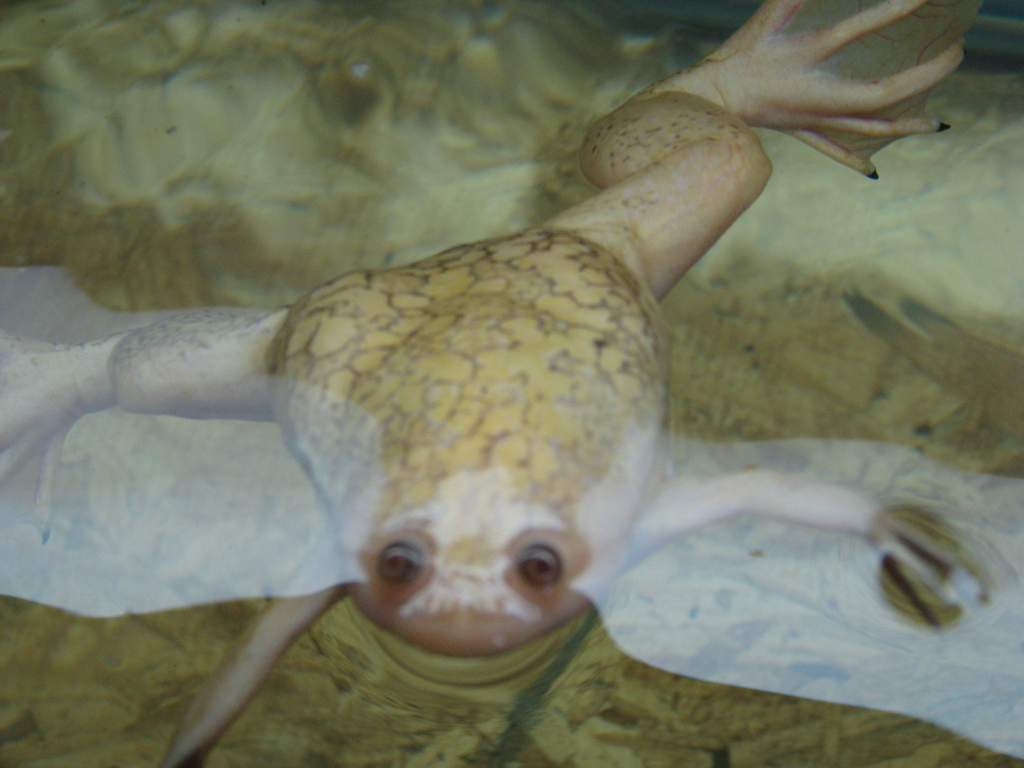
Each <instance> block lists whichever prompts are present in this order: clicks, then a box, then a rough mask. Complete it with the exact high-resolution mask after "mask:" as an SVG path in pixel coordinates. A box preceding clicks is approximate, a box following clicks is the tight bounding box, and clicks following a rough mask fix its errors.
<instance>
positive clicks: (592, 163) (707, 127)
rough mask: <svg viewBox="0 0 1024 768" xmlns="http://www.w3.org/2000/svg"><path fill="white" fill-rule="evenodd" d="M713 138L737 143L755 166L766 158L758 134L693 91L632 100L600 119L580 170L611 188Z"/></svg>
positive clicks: (582, 155)
mask: <svg viewBox="0 0 1024 768" xmlns="http://www.w3.org/2000/svg"><path fill="white" fill-rule="evenodd" d="M708 140H711V141H712V142H718V141H721V142H725V143H727V144H735V145H736V147H737V148H738V149H740V150H741V151H749V152H750V153H751V154H752V155H754V157H752V158H751V159H752V160H753V161H755V162H757V161H759V160H760V158H758V157H756V155H761V156H762V157H763V154H764V153H763V152H762V151H761V148H760V142H759V141H758V140H757V137H756V136H755V135H754V134H753V132H752V131H751V130H750V129H749V128H748V127H747V126H746V125H745V124H744V123H743V122H742V121H741V120H740V119H739V118H737V117H736V116H735V115H732V114H731V113H729V112H728V111H726V110H724V109H723V108H722V107H720V106H718V105H716V104H714V103H712V102H710V101H708V100H706V99H703V98H701V97H699V96H694V95H692V94H688V93H661V94H658V95H654V96H640V97H637V98H634V99H631V100H630V101H628V102H626V103H625V104H624V105H622V106H621V107H619V108H618V109H617V110H615V111H614V112H612V113H611V114H609V115H607V116H606V117H604V118H603V119H601V120H600V121H598V122H597V124H595V125H594V127H593V128H592V129H591V130H590V132H589V133H588V134H587V138H586V139H585V141H584V143H583V147H582V150H581V153H580V166H581V169H582V171H583V173H584V175H585V176H586V177H587V178H588V179H589V180H590V181H591V182H592V183H594V184H596V185H597V186H598V187H602V188H603V187H608V186H611V185H613V184H617V183H619V182H620V181H622V180H624V179H626V178H629V177H630V176H632V175H634V174H636V173H639V172H641V171H643V170H645V169H648V168H651V167H652V166H655V165H657V164H659V163H661V162H663V161H666V160H668V159H669V157H670V156H672V155H674V154H676V153H677V152H678V151H679V150H681V149H685V148H686V147H688V146H691V145H694V144H697V143H700V142H706V141H708ZM763 159H764V162H767V158H763ZM768 168H769V169H770V165H769V166H768Z"/></svg>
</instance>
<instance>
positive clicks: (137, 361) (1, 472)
mask: <svg viewBox="0 0 1024 768" xmlns="http://www.w3.org/2000/svg"><path fill="white" fill-rule="evenodd" d="M283 319H284V311H283V310H278V311H273V312H264V311H253V310H197V311H193V312H183V313H180V314H175V315H170V316H168V317H165V318H164V319H163V320H159V321H157V322H155V323H152V324H150V325H147V326H143V327H142V328H139V329H136V330H131V331H127V332H124V333H120V334H115V335H113V336H108V337H106V338H103V339H97V340H96V341H91V342H87V343H84V344H70V345H68V344H50V343H47V342H43V341H38V340H34V339H26V338H23V337H20V336H15V335H13V334H7V333H3V332H0V486H6V485H7V483H8V480H10V479H11V478H12V477H14V476H15V475H16V474H17V473H18V472H19V471H20V470H21V469H22V468H23V467H26V466H29V467H31V468H32V471H33V472H34V473H35V477H36V485H35V498H34V502H33V503H32V507H33V508H32V511H31V514H29V515H27V516H26V519H27V521H29V522H31V523H32V524H34V525H36V526H37V527H38V528H39V530H40V534H41V535H42V537H43V540H44V542H45V540H46V538H47V531H48V524H49V522H48V521H49V506H50V494H51V488H52V481H53V476H54V473H55V470H56V467H57V465H58V464H59V461H60V450H61V446H62V445H63V442H64V438H65V436H66V435H67V434H68V432H69V431H70V430H71V428H72V427H73V426H74V424H75V422H76V421H77V420H78V419H79V418H81V417H82V416H84V415H85V414H87V413H90V412H92V411H98V410H103V409H106V408H111V407H114V406H119V407H121V408H123V409H125V410H128V411H133V412H136V413H160V414H168V415H176V416H186V417H191V418H208V417H221V418H257V419H260V418H262V419H269V418H270V417H271V393H270V385H269V377H268V375H267V354H268V349H269V346H270V343H271V340H272V339H273V337H274V334H275V333H276V331H277V329H278V328H279V327H280V325H281V322H282V321H283Z"/></svg>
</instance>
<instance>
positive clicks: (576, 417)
mask: <svg viewBox="0 0 1024 768" xmlns="http://www.w3.org/2000/svg"><path fill="white" fill-rule="evenodd" d="M661 330H662V329H661V319H660V315H659V313H658V311H657V305H656V303H655V301H654V298H653V296H652V295H651V293H650V291H649V290H648V288H647V287H646V286H644V285H643V284H641V283H640V282H639V281H638V280H637V279H636V277H635V276H634V275H633V274H631V273H630V271H629V270H628V269H627V268H626V267H625V265H624V264H623V263H622V262H621V261H620V260H619V259H617V258H615V257H614V256H613V255H611V254H609V253H607V252H606V251H604V250H603V249H602V248H601V247H600V246H597V245H596V244H594V243H590V242H587V241H586V240H584V239H583V238H581V237H578V236H576V235H573V234H570V233H566V232H552V231H544V230H538V231H529V232H524V233H522V234H518V235H513V236H512V237H507V238H502V239H496V240H490V241H485V242H481V243H475V244H472V245H464V246H459V247H456V248H452V249H450V250H448V251H445V252H443V253H440V254H438V255H436V256H433V257H431V258H428V259H425V260H423V261H421V262H419V263H417V264H414V265H412V266H409V267H405V268H402V269H395V270H388V271H383V272H358V273H354V274H349V275H345V276H344V277H341V278H339V279H338V280H335V281H334V282H331V283H328V284H327V285H325V286H323V287H322V288H319V289H317V290H316V291H314V292H313V293H311V294H310V295H309V296H307V297H306V298H304V299H302V300H301V301H300V302H299V303H298V304H296V305H295V306H294V307H293V308H292V311H291V312H290V313H289V315H288V319H287V321H286V322H285V323H284V326H283V327H282V329H281V331H280V333H279V334H278V336H277V338H276V339H275V342H274V345H273V347H272V351H271V363H270V368H271V371H272V372H273V373H274V374H276V375H279V376H281V377H283V379H284V380H285V381H288V382H302V383H303V384H306V385H310V387H309V390H308V391H310V392H312V393H314V394H313V395H311V396H312V397H315V398H321V402H320V403H318V404H314V405H312V408H313V409H314V410H321V411H325V410H326V402H325V401H331V402H334V403H352V404H355V405H357V406H359V407H360V408H362V409H364V410H365V411H366V412H367V413H368V414H370V415H372V417H373V422H374V423H375V424H376V425H378V426H379V431H380V434H379V436H378V440H379V448H378V454H377V455H378V456H379V459H380V462H381V465H382V466H383V468H384V471H385V472H386V475H387V477H386V483H387V485H386V487H385V489H384V492H383V494H382V497H381V498H380V500H379V503H378V506H377V511H376V512H375V515H374V517H375V519H376V520H378V521H384V520H386V519H387V518H388V517H389V516H396V515H399V514H401V513H403V512H406V511H407V510H408V509H410V508H412V507H417V506H421V505H423V504H426V503H427V502H428V501H429V500H430V499H431V498H433V496H434V495H435V491H436V488H437V486H438V484H439V483H440V482H441V481H442V480H443V479H444V478H447V477H450V476H452V475H454V474H456V473H458V472H459V471H461V470H482V469H487V468H489V467H494V466H499V467H502V468H504V469H505V470H507V471H508V473H509V476H510V477H511V478H512V479H513V480H512V482H513V485H514V488H515V491H516V493H518V494H521V495H522V497H523V499H524V500H525V501H527V502H531V503H537V504H545V505H547V506H548V507H549V508H551V509H552V510H555V511H557V513H558V514H559V515H561V516H563V518H564V519H565V522H567V523H571V522H572V520H571V516H572V514H574V513H575V508H574V507H575V503H576V501H577V500H578V499H579V498H581V497H582V496H583V494H584V493H585V491H586V490H587V489H588V488H589V487H590V486H591V485H592V482H593V478H595V477H603V476H604V475H606V474H607V472H608V470H609V466H610V462H611V456H612V452H613V450H614V448H615V447H616V446H618V445H619V444H620V443H621V439H622V436H623V433H624V431H625V430H626V429H627V428H628V427H630V426H632V425H634V424H636V423H641V424H649V425H658V424H659V423H660V422H661V421H662V419H663V418H664V416H665V413H666V406H665V379H666V371H665V355H664V351H665V343H664V339H663V335H662V333H661ZM285 387H287V388H288V389H289V392H288V394H287V395H286V396H283V397H280V398H279V399H278V401H277V403H276V410H277V415H278V418H279V420H280V421H281V423H282V424H286V425H288V424H302V425H303V429H304V430H306V431H308V430H309V425H308V423H307V422H306V420H305V419H303V418H300V417H298V414H297V413H296V412H295V408H296V407H302V408H306V407H310V404H309V403H306V402H301V405H300V403H299V402H297V399H296V398H295V397H293V396H292V392H291V391H290V387H288V385H287V384H285ZM299 400H301V398H300V399H299ZM315 428H316V426H315V425H314V426H313V429H315ZM291 432H293V430H289V433H291ZM331 432H332V437H333V439H338V437H337V433H336V430H335V429H334V427H333V425H332V426H331ZM306 439H309V437H308V436H307V437H306ZM290 441H291V443H292V444H293V445H295V443H296V438H295V437H294V436H293V435H292V436H290ZM296 447H297V450H298V451H300V452H301V450H302V449H301V447H299V446H296ZM321 492H325V493H328V494H329V493H330V489H321Z"/></svg>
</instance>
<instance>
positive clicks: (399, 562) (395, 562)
mask: <svg viewBox="0 0 1024 768" xmlns="http://www.w3.org/2000/svg"><path fill="white" fill-rule="evenodd" d="M424 560H425V556H424V554H423V550H422V549H421V548H420V547H419V546H417V545H416V544H414V543H412V542H411V541H395V542H392V543H391V544H388V545H387V546H386V547H384V549H382V550H381V552H380V555H378V556H377V575H378V576H380V578H381V579H382V580H384V581H385V582H387V583H388V584H395V585H400V584H409V583H411V582H412V581H414V580H415V579H416V577H417V576H418V575H419V573H420V571H422V570H423V564H424Z"/></svg>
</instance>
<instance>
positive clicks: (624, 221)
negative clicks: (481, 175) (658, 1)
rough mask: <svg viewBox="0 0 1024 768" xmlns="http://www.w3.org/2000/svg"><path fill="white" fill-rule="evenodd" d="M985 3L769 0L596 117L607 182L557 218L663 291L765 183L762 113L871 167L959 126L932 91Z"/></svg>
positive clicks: (856, 164)
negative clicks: (676, 68) (701, 54)
mask: <svg viewBox="0 0 1024 768" xmlns="http://www.w3.org/2000/svg"><path fill="white" fill-rule="evenodd" d="M978 5H979V3H978V2H977V0H953V1H952V2H941V3H940V2H927V0H884V1H883V2H879V3H877V4H875V5H873V6H871V7H869V8H867V9H864V10H860V8H861V6H862V3H860V2H856V3H854V2H842V0H837V1H836V2H829V3H825V2H817V3H815V2H805V1H804V0H769V1H768V2H765V3H764V4H763V5H762V6H761V8H760V9H759V10H758V12H757V13H756V14H755V15H754V16H753V17H752V18H751V19H750V20H749V21H748V22H747V23H746V24H744V26H743V27H742V28H741V29H740V30H739V31H738V32H737V33H736V34H735V35H733V36H732V37H731V38H730V39H729V40H728V41H727V42H726V43H725V44H724V45H723V46H722V47H721V48H720V49H719V50H718V51H716V52H715V53H713V54H712V55H711V56H709V57H708V58H707V59H706V60H704V61H703V62H701V63H700V64H698V65H697V66H695V67H693V68H691V69H687V70H684V71H682V72H680V73H678V74H676V75H673V76H671V77H669V78H667V79H666V80H664V81H662V82H660V83H657V84H655V85H654V86H652V87H650V88H648V89H647V90H645V91H643V92H641V93H639V94H637V95H636V96H634V97H633V98H632V99H630V100H629V101H627V102H626V103H625V104H624V105H623V106H622V107H620V108H619V109H617V110H616V111H614V112H612V113H611V114H610V115H608V116H607V117H605V118H604V119H602V120H600V121H599V122H598V123H597V124H596V125H595V126H594V127H593V129H592V130H591V132H590V134H589V135H588V137H587V139H586V141H585V142H584V145H583V148H582V150H581V155H580V162H581V166H582V169H583V172H584V174H585V175H586V176H587V177H588V178H589V179H590V180H591V181H592V182H594V183H595V184H596V185H598V186H599V187H603V188H605V189H604V191H603V192H601V193H600V194H598V195H597V196H596V197H594V198H591V199H590V200H587V201H586V202H584V203H582V204H580V205H578V206H576V207H574V208H571V209H569V210H568V211H566V212H564V213H562V214H560V215H559V216H556V217H555V218H554V219H552V220H551V221H550V222H548V223H549V225H550V226H552V227H559V228H565V229H571V230H574V231H576V232H578V233H580V234H582V235H584V236H586V237H588V238H590V239H592V240H594V241H596V242H598V243H601V244H602V245H605V246H606V247H608V248H610V249H611V250H612V251H613V252H616V253H621V254H623V257H624V258H625V259H626V261H627V263H629V264H630V265H631V266H632V267H633V268H634V270H635V271H636V272H637V273H638V274H639V275H641V276H642V277H643V278H645V279H646V281H647V283H648V285H649V286H650V287H651V289H652V291H653V292H654V294H655V295H656V296H659V297H660V296H662V295H664V294H665V293H666V292H668V290H670V289H671V288H672V286H673V285H675V283H676V281H678V280H679V278H680V277H681V276H682V275H683V274H684V273H685V272H686V270H688V269H689V268H690V267H691V266H692V265H693V263H694V262H696V261H697V259H699V258H700V257H701V256H702V255H703V254H704V253H705V252H706V251H707V250H708V248H709V247H710V246H711V245H712V244H713V243H714V242H715V240H717V239H718V237H719V236H720V235H721V234H722V233H723V232H724V231H725V230H726V229H727V228H728V227H729V225H730V224H732V222H733V221H735V220H736V218H737V217H738V216H739V215H740V214H741V213H742V212H743V211H744V210H745V209H746V208H747V207H748V206H749V205H750V204H751V203H752V202H753V201H754V200H755V199H756V198H757V196H758V195H759V194H760V193H761V190H762V189H763V188H764V185H765V184H766V183H767V180H768V177H769V175H770V172H771V165H770V163H769V162H768V159H767V157H766V156H765V154H764V152H763V150H762V148H761V145H760V142H759V141H758V139H757V136H756V135H755V134H754V132H753V131H752V130H751V128H752V127H761V128H772V129H775V130H779V131H784V132H786V133H789V134H791V135H793V136H795V137H796V138H798V139H800V140H802V141H805V142H806V143H808V144H810V145H812V146H814V147H815V148H816V149H818V150H820V151H822V152H824V153H825V154H827V155H828V156H829V157H832V158H833V159H835V160H837V161H838V162H840V163H843V164H844V165H848V166H850V167H851V168H854V169H856V170H858V171H860V172H861V173H864V174H865V175H868V176H871V177H877V174H876V173H875V167H874V164H873V163H872V162H871V161H870V157H871V155H872V154H873V153H874V152H876V151H877V150H878V149H880V148H881V147H882V146H884V145H885V144H887V143H889V142H890V141H893V140H895V139H897V138H899V137H901V136H907V135H910V134H919V133H933V132H937V131H941V130H943V129H944V128H945V127H948V126H945V125H944V124H943V123H941V122H940V121H939V120H938V119H937V118H934V117H929V116H927V115H925V114H924V111H923V108H924V102H925V99H926V98H927V95H928V93H929V92H930V91H931V89H932V88H934V87H935V85H936V84H938V83H939V82H940V81H941V80H942V79H943V78H945V77H946V76H948V75H949V74H950V73H952V72H953V71H954V70H955V69H956V68H957V66H958V65H959V64H960V61H961V59H962V58H963V33H964V31H966V29H967V28H968V27H969V26H970V24H971V22H972V21H973V19H974V16H975V15H976V13H977V7H978ZM847 8H849V11H850V12H849V14H847V15H846V16H845V17H842V16H838V14H840V13H842V12H843V11H844V10H846V9H847Z"/></svg>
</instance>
